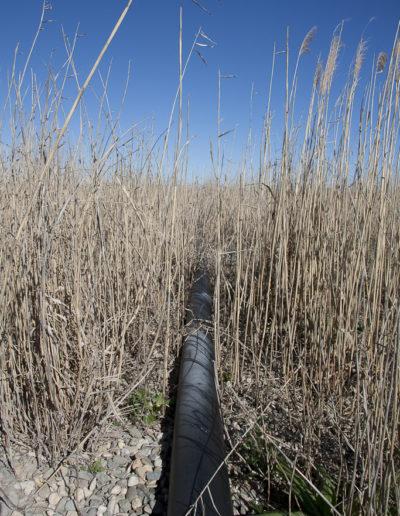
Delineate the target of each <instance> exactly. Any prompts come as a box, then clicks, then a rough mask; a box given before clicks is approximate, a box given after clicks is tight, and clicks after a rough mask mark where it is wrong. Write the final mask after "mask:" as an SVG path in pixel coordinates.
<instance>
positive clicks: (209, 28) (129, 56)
mask: <svg viewBox="0 0 400 516" xmlns="http://www.w3.org/2000/svg"><path fill="white" fill-rule="evenodd" d="M199 1H200V3H201V4H202V5H203V6H204V7H205V8H206V9H208V10H209V13H206V12H204V11H203V10H202V9H200V8H199V7H198V6H196V5H195V3H193V2H192V0H182V1H180V2H179V1H175V0H135V1H134V2H133V4H132V7H131V9H130V11H129V13H128V15H127V17H126V18H125V20H124V22H123V25H122V26H121V28H120V30H119V31H118V33H117V35H116V37H115V39H114V41H113V42H112V44H111V46H110V48H109V50H108V51H107V53H106V55H105V57H104V59H103V62H102V64H101V66H100V70H101V73H102V74H103V76H105V75H106V73H107V68H108V65H109V63H110V61H111V60H112V69H111V75H110V80H109V86H108V95H109V102H110V105H111V109H112V110H113V111H115V112H117V111H118V109H119V105H120V101H121V98H122V94H123V90H124V87H125V80H126V76H127V70H128V63H129V62H130V63H131V74H130V82H129V86H128V90H127V95H126V101H125V105H124V109H123V115H122V117H121V131H123V130H126V129H127V128H128V127H129V126H130V125H132V124H134V123H139V122H140V127H141V128H143V127H145V126H147V127H148V128H150V127H151V126H152V124H153V126H154V133H155V137H157V136H158V135H159V134H161V133H162V131H164V130H165V129H166V127H167V125H168V119H169V113H170V110H171V107H172V102H173V99H174V96H175V92H176V89H177V85H178V32H179V6H180V5H182V7H183V55H184V58H185V57H186V56H187V54H188V51H189V49H190V46H191V44H192V42H193V39H194V36H195V34H196V32H197V31H198V29H199V28H200V27H202V30H203V31H204V33H205V34H207V35H208V36H209V37H210V38H211V39H212V40H213V41H215V43H216V45H215V46H214V48H207V47H198V50H200V51H201V53H202V55H203V57H204V58H205V60H206V61H207V63H208V64H207V66H206V65H205V64H204V63H203V62H202V60H201V59H200V58H199V56H198V55H193V57H192V59H191V61H190V63H189V66H188V70H187V74H186V76H185V79H184V103H185V105H186V102H187V99H188V98H189V102H190V136H191V137H192V138H193V140H192V141H191V144H190V157H191V168H192V170H193V173H194V174H202V173H203V172H204V171H209V170H211V163H210V157H209V148H210V144H209V141H210V138H212V140H213V143H214V145H215V143H216V134H217V105H218V71H219V70H220V71H221V74H224V75H231V74H232V75H236V78H234V79H226V80H224V81H223V82H222V103H221V108H222V113H221V118H222V123H221V132H224V131H228V130H230V129H236V130H235V132H234V133H230V134H229V135H228V136H226V137H224V138H223V139H222V140H223V141H222V144H223V146H225V150H226V154H227V155H228V156H229V155H231V156H232V160H233V165H232V167H233V168H234V167H235V164H237V163H238V162H239V160H240V157H241V155H242V153H243V148H244V145H245V144H246V140H247V135H248V131H249V123H250V122H249V120H250V96H251V91H252V89H253V92H254V95H253V103H252V135H253V142H254V144H255V145H257V144H258V143H259V139H260V134H261V128H262V124H263V116H264V113H265V105H266V98H267V93H268V86H269V79H270V71H271V63H272V52H273V46H274V43H275V45H276V49H277V50H278V51H279V50H283V49H284V48H285V44H286V29H287V27H289V46H290V62H291V65H290V70H291V72H293V69H294V65H295V61H296V57H297V52H298V49H299V47H300V45H301V43H302V41H303V39H304V37H305V35H306V34H307V32H308V31H309V30H310V29H311V28H312V27H313V26H317V33H316V36H315V38H314V40H313V41H312V43H311V52H310V54H307V55H304V56H303V57H302V58H301V63H300V69H299V84H298V88H297V97H296V119H297V120H301V119H302V118H305V116H306V112H307V111H306V110H307V106H308V101H309V98H310V93H311V85H312V79H313V75H314V70H315V67H316V64H317V60H318V57H320V58H321V59H322V61H325V60H326V57H327V54H328V50H329V45H330V42H331V38H332V34H333V31H334V29H335V27H336V26H337V25H338V24H339V23H340V22H341V21H342V20H344V19H345V20H347V21H346V22H345V24H344V31H343V47H342V49H341V54H340V60H339V68H338V70H337V73H336V80H335V85H336V86H335V88H336V89H335V91H336V92H337V93H338V92H339V91H340V88H341V87H344V84H345V81H346V77H347V73H348V68H349V66H350V64H351V61H352V59H353V57H354V55H355V52H356V48H357V44H358V42H359V40H360V38H361V37H362V36H363V37H364V39H366V41H367V55H366V59H365V62H364V67H363V71H362V74H361V81H360V91H362V88H363V85H365V83H366V81H367V80H368V78H369V73H370V66H371V63H372V58H373V56H374V54H375V55H377V54H379V52H381V51H384V52H386V53H387V54H388V55H390V52H391V48H392V43H393V38H394V35H395V32H396V28H397V24H398V21H399V19H400V2H399V1H398V0H381V1H380V2H376V1H375V2H373V1H368V0H353V1H349V0H347V1H343V0H337V1H329V2H325V1H322V2H321V1H318V2H317V1H314V0H313V1H307V2H299V1H294V0H281V1H270V0H246V1H245V0H199ZM49 2H51V4H52V10H51V11H47V18H49V19H52V20H55V21H54V22H53V23H48V24H46V25H45V30H43V31H41V32H40V35H39V39H38V42H37V45H36V48H35V50H34V53H33V55H32V59H31V62H30V67H31V68H32V69H33V70H34V71H35V73H36V75H37V77H38V81H39V82H44V81H45V79H46V76H47V68H48V64H49V62H50V54H51V53H52V57H51V61H52V66H53V67H54V70H58V69H59V68H60V67H61V66H62V64H63V63H64V62H65V60H66V52H65V48H64V42H63V37H62V27H63V29H64V32H65V33H66V35H67V36H68V37H69V38H70V39H71V40H72V39H73V36H74V33H75V31H76V29H77V26H78V24H79V30H78V32H79V33H80V34H85V36H84V37H80V38H79V39H78V41H77V46H76V49H75V65H76V67H77V70H78V72H79V77H80V81H81V83H83V81H84V79H85V77H86V75H87V73H88V72H89V70H90V68H91V66H92V64H93V62H94V61H95V59H96V57H97V55H98V53H99V51H100V49H101V47H102V45H103V44H104V42H105V40H106V38H107V37H108V35H109V33H110V31H111V29H112V28H113V26H114V24H115V22H116V20H117V19H118V17H119V15H120V13H121V11H122V10H123V8H124V7H125V5H126V3H127V0H97V1H94V0H80V1H77V0H69V1H68V2H67V1H65V0H64V1H62V0H52V1H51V0H49ZM41 6H42V2H41V0H19V1H18V2H3V5H2V9H1V13H2V16H1V19H0V105H1V106H2V105H3V100H4V99H5V97H6V91H7V75H8V74H9V73H10V71H11V68H12V61H13V55H14V49H15V46H16V44H17V43H19V50H20V55H19V56H18V63H17V69H19V70H21V69H22V68H23V64H24V60H25V58H26V56H27V54H28V52H29V48H30V45H31V42H32V39H33V37H34V34H35V31H36V27H37V24H38V21H39V19H40V13H41ZM372 18H373V20H371V19H372ZM203 42H205V40H203ZM284 72H285V56H284V54H279V55H277V56H276V71H275V76H274V86H273V91H272V94H273V97H272V111H273V113H274V120H273V140H272V141H273V144H274V145H275V146H276V148H277V149H279V146H280V138H281V133H282V127H283V112H284ZM29 81H30V75H29V74H28V75H27V77H26V82H25V86H26V87H28V86H29ZM68 81H70V82H69V83H68V86H67V89H66V93H67V92H68V94H70V96H71V98H72V97H73V95H74V94H76V85H75V83H74V81H73V79H68ZM93 88H94V90H93V91H96V92H97V93H98V94H100V84H99V80H98V77H96V78H95V79H94V81H93ZM93 91H88V92H87V93H86V94H85V99H86V102H87V106H88V109H89V113H90V115H91V116H92V117H93V120H95V119H96V116H97V106H98V101H97V100H96V98H95V95H94V93H93ZM66 96H69V95H66ZM65 102H66V107H67V106H68V102H69V101H68V99H67V100H66V101H65ZM174 120H175V121H174V126H173V127H174V129H176V117H175V119H174ZM76 123H77V119H75V120H74V121H73V122H72V126H71V128H72V129H74V127H76V126H75V125H74V124H76ZM185 126H186V121H185ZM4 134H5V133H4V131H3V137H4ZM256 156H257V153H256ZM255 160H257V157H256V158H255Z"/></svg>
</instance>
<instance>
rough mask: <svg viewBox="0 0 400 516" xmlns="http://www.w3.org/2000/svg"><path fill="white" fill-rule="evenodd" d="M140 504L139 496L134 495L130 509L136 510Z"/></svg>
mask: <svg viewBox="0 0 400 516" xmlns="http://www.w3.org/2000/svg"><path fill="white" fill-rule="evenodd" d="M141 506H142V500H141V498H140V497H139V496H135V497H134V498H133V500H132V509H133V510H134V511H136V509H139V508H140V507H141Z"/></svg>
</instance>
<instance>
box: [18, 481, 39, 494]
mask: <svg viewBox="0 0 400 516" xmlns="http://www.w3.org/2000/svg"><path fill="white" fill-rule="evenodd" d="M20 488H21V489H22V490H23V492H24V495H25V496H28V495H30V494H31V493H33V491H34V490H35V482H34V481H33V480H25V482H21V483H20Z"/></svg>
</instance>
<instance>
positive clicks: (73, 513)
mask: <svg viewBox="0 0 400 516" xmlns="http://www.w3.org/2000/svg"><path fill="white" fill-rule="evenodd" d="M66 516H79V515H78V513H77V512H76V511H67V514H66Z"/></svg>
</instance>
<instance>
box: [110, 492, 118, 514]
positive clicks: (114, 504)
mask: <svg viewBox="0 0 400 516" xmlns="http://www.w3.org/2000/svg"><path fill="white" fill-rule="evenodd" d="M107 511H108V512H109V513H110V514H117V513H118V512H119V507H118V503H117V499H116V497H115V496H112V497H111V499H110V501H109V502H108V505H107Z"/></svg>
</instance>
